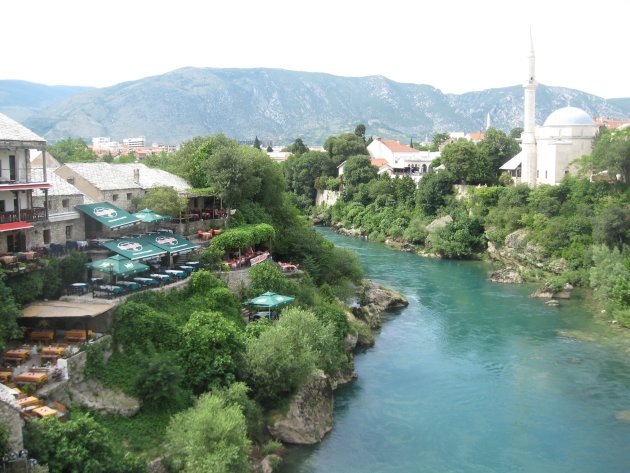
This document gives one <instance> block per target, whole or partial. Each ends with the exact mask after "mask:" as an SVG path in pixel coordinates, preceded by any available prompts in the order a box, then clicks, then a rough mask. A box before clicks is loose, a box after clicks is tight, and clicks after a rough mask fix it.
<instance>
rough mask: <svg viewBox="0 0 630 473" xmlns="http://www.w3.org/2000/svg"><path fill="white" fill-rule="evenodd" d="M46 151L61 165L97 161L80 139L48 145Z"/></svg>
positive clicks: (66, 139)
mask: <svg viewBox="0 0 630 473" xmlns="http://www.w3.org/2000/svg"><path fill="white" fill-rule="evenodd" d="M48 151H49V152H50V154H52V155H53V156H54V157H55V158H56V159H57V161H59V162H60V163H62V164H64V163H92V162H95V161H96V160H97V156H96V154H95V153H94V152H93V151H92V150H91V149H90V148H88V146H87V144H86V143H85V141H83V139H81V138H64V139H62V140H60V141H58V142H57V143H55V144H54V145H50V146H49V147H48Z"/></svg>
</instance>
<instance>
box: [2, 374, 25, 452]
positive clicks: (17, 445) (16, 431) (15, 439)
mask: <svg viewBox="0 0 630 473" xmlns="http://www.w3.org/2000/svg"><path fill="white" fill-rule="evenodd" d="M22 425H24V421H23V420H22V418H21V417H20V407H19V406H18V404H17V403H16V402H15V398H14V397H13V394H12V393H11V392H10V391H9V388H7V387H6V386H5V385H4V384H0V426H3V427H6V428H7V429H8V431H9V450H21V449H22V448H24V445H23V443H22Z"/></svg>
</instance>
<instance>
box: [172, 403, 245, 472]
mask: <svg viewBox="0 0 630 473" xmlns="http://www.w3.org/2000/svg"><path fill="white" fill-rule="evenodd" d="M166 438H167V447H166V456H167V459H168V463H169V465H170V468H171V471H174V472H178V471H181V472H186V473H207V472H213V473H247V472H249V468H250V467H249V453H250V450H251V446H250V442H249V439H248V438H247V426H246V421H245V416H244V415H243V413H242V411H241V408H240V407H239V406H237V405H235V404H230V403H228V402H227V400H226V399H225V398H224V397H223V396H222V395H221V394H217V393H208V394H203V395H202V396H201V397H200V398H199V400H198V401H197V403H196V405H195V406H194V407H192V408H190V409H188V410H186V411H184V412H181V413H179V414H176V415H175V416H174V417H173V419H172V420H171V423H170V425H169V427H168V430H167V432H166Z"/></svg>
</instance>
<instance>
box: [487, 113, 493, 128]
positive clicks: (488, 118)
mask: <svg viewBox="0 0 630 473" xmlns="http://www.w3.org/2000/svg"><path fill="white" fill-rule="evenodd" d="M491 126H492V124H491V123H490V112H488V114H487V115H486V131H488V130H489V129H490V127H491Z"/></svg>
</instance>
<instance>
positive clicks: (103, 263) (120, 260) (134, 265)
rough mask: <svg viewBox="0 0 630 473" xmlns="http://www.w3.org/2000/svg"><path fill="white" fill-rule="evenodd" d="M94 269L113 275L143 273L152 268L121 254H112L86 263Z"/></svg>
mask: <svg viewBox="0 0 630 473" xmlns="http://www.w3.org/2000/svg"><path fill="white" fill-rule="evenodd" d="M85 266H86V267H87V268H90V269H92V270H94V271H101V272H103V273H109V274H111V275H112V276H130V275H132V274H137V273H143V272H145V271H148V270H149V269H150V268H149V267H148V266H147V265H146V264H142V263H138V262H136V261H131V260H130V259H128V258H125V257H124V256H121V255H114V256H110V257H109V258H104V259H99V260H96V261H92V262H91V263H87V264H86V265H85Z"/></svg>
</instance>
